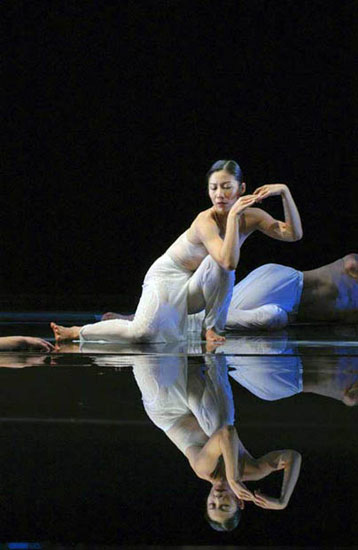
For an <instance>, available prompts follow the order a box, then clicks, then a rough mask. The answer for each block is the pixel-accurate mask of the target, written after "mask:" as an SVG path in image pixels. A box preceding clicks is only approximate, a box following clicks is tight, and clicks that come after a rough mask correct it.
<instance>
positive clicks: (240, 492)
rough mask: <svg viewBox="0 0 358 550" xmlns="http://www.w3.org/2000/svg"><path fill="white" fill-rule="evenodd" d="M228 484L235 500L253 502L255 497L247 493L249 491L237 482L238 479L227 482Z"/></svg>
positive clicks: (240, 482) (249, 492)
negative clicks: (235, 497)
mask: <svg viewBox="0 0 358 550" xmlns="http://www.w3.org/2000/svg"><path fill="white" fill-rule="evenodd" d="M228 483H229V485H230V488H231V490H232V491H233V493H235V495H236V496H237V498H239V499H241V500H255V496H254V495H253V493H251V491H249V489H248V488H247V487H246V485H245V484H244V483H242V481H239V480H238V479H231V480H228Z"/></svg>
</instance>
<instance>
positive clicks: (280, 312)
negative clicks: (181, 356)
mask: <svg viewBox="0 0 358 550" xmlns="http://www.w3.org/2000/svg"><path fill="white" fill-rule="evenodd" d="M296 321H297V322H300V321H303V322H312V321H329V322H338V323H356V322H357V321H358V254H348V255H347V256H344V258H341V259H339V260H337V261H335V262H333V263H331V264H328V265H325V266H323V267H319V268H317V269H313V270H310V271H303V272H301V271H297V270H295V269H292V268H290V267H286V266H282V265H277V264H266V265H264V266H261V267H259V268H258V269H255V270H254V271H253V272H252V273H250V274H249V275H248V276H247V277H246V278H245V279H244V280H243V281H241V282H240V283H239V284H237V285H236V286H235V287H234V291H233V297H232V301H231V304H230V307H229V311H228V316H227V322H226V328H228V329H233V330H235V329H240V328H246V329H251V328H253V329H269V330H270V329H271V330H272V329H280V328H283V327H284V326H286V325H288V324H290V323H292V322H296ZM198 322H200V321H198V320H195V319H194V320H192V321H191V325H192V327H193V323H194V324H195V323H198Z"/></svg>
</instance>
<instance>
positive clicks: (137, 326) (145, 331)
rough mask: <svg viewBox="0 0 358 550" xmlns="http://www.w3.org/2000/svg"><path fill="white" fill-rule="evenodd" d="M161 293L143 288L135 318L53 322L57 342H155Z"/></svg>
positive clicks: (52, 326)
mask: <svg viewBox="0 0 358 550" xmlns="http://www.w3.org/2000/svg"><path fill="white" fill-rule="evenodd" d="M158 304H159V300H158V296H157V293H156V292H155V289H150V288H149V289H146V290H145V291H143V294H142V297H141V300H140V302H139V304H138V308H137V311H136V313H135V316H134V319H133V321H128V320H125V319H111V320H107V321H100V322H98V323H93V324H90V325H85V326H83V327H62V326H60V325H56V324H55V323H51V328H52V330H53V332H54V336H55V339H56V341H57V342H62V341H66V340H77V339H81V340H82V341H105V342H150V341H155V338H156V337H157V335H156V330H155V328H156V314H157V311H158Z"/></svg>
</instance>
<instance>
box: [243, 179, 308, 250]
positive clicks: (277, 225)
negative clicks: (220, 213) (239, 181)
mask: <svg viewBox="0 0 358 550" xmlns="http://www.w3.org/2000/svg"><path fill="white" fill-rule="evenodd" d="M254 195H255V196H256V197H257V198H258V202H261V201H262V200H264V199H267V198H268V197H272V196H276V195H281V197H282V204H283V210H284V217H285V221H284V222H283V221H279V220H275V219H274V218H273V217H272V216H270V214H268V213H267V212H265V211H264V210H261V209H259V208H253V209H251V210H250V216H254V217H256V220H255V222H256V223H255V225H256V229H258V230H259V231H261V232H262V233H265V235H268V236H269V237H272V238H273V239H278V240H280V241H289V242H294V241H299V240H300V239H301V238H302V235H303V231H302V224H301V218H300V214H299V212H298V209H297V206H296V204H295V201H294V200H293V197H292V195H291V192H290V190H289V188H288V187H287V185H285V184H283V183H274V184H272V185H263V186H262V187H258V188H257V189H256V190H255V191H254Z"/></svg>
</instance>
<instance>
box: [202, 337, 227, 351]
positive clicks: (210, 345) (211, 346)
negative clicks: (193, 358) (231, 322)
mask: <svg viewBox="0 0 358 550" xmlns="http://www.w3.org/2000/svg"><path fill="white" fill-rule="evenodd" d="M223 343H224V342H215V340H207V341H206V344H205V351H204V353H214V352H215V350H216V349H217V348H219V347H220V346H222V345H223Z"/></svg>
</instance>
